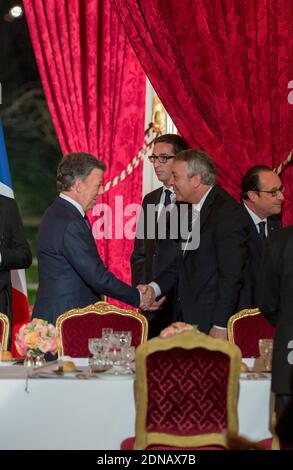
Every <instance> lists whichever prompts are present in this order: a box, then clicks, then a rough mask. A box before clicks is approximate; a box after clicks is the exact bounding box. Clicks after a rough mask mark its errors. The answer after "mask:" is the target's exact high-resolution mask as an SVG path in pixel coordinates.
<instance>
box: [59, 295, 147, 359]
mask: <svg viewBox="0 0 293 470" xmlns="http://www.w3.org/2000/svg"><path fill="white" fill-rule="evenodd" d="M56 328H57V331H58V333H59V336H60V348H59V351H58V355H59V356H63V355H68V356H71V357H89V356H90V355H91V354H90V352H89V350H88V339H89V338H96V337H100V336H102V328H113V329H114V330H117V331H121V330H123V331H132V345H133V346H135V347H137V346H138V345H140V344H141V343H142V342H144V341H146V339H147V335H148V325H147V321H146V318H145V317H144V316H143V315H141V314H140V313H138V312H136V311H134V310H125V309H122V308H118V307H116V306H114V305H110V304H108V303H106V302H97V303H95V304H94V305H89V306H87V307H85V308H76V309H72V310H69V311H68V312H65V313H63V314H62V315H60V316H59V317H58V318H57V321H56Z"/></svg>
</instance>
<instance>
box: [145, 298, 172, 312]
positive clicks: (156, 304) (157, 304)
mask: <svg viewBox="0 0 293 470" xmlns="http://www.w3.org/2000/svg"><path fill="white" fill-rule="evenodd" d="M166 302H167V299H166V297H162V298H161V299H160V300H157V302H154V303H153V304H152V306H151V307H149V308H148V310H149V311H150V312H156V311H157V310H161V309H162V308H163V305H164V304H165V303H166Z"/></svg>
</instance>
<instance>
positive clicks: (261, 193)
mask: <svg viewBox="0 0 293 470" xmlns="http://www.w3.org/2000/svg"><path fill="white" fill-rule="evenodd" d="M283 192H284V187H283V186H282V183H281V180H280V178H279V176H278V175H277V174H276V173H275V172H274V171H272V169H271V168H269V167H267V166H264V165H258V166H254V167H253V168H250V169H249V170H248V172H247V173H246V175H245V176H244V177H243V179H242V182H241V200H242V204H243V208H244V210H243V212H244V214H245V216H246V218H247V221H248V223H249V227H250V234H249V249H250V263H251V264H250V269H249V277H250V279H249V280H248V282H247V286H248V285H250V289H251V305H247V307H249V306H250V307H253V306H256V305H257V301H256V284H257V275H258V271H259V266H260V263H261V259H262V252H263V245H264V240H265V239H266V238H267V237H268V236H270V234H271V233H272V232H273V231H275V230H277V229H279V228H280V227H281V221H280V219H279V218H278V215H279V214H280V212H281V210H282V203H283V200H284V196H283Z"/></svg>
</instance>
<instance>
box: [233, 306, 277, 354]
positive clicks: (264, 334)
mask: <svg viewBox="0 0 293 470" xmlns="http://www.w3.org/2000/svg"><path fill="white" fill-rule="evenodd" d="M274 335H275V328H274V327H273V326H272V325H271V324H270V323H269V322H268V321H267V320H266V319H265V318H264V317H263V315H262V314H261V313H260V311H259V309H257V308H255V309H245V310H241V312H238V313H235V315H232V317H230V318H229V321H228V340H229V341H230V342H231V343H233V344H237V346H238V347H239V348H240V350H241V353H242V357H259V349H258V340H259V339H261V338H270V339H271V338H273V337H274Z"/></svg>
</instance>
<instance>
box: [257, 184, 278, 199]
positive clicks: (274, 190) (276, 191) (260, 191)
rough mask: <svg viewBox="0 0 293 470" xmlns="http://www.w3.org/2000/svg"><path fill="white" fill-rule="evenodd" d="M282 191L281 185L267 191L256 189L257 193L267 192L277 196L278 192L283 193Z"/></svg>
mask: <svg viewBox="0 0 293 470" xmlns="http://www.w3.org/2000/svg"><path fill="white" fill-rule="evenodd" d="M284 191H285V187H284V186H283V185H282V186H280V187H279V188H278V189H271V191H267V190H265V189H258V190H257V192H258V193H268V194H271V195H272V197H277V196H279V195H280V194H283V192H284Z"/></svg>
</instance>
